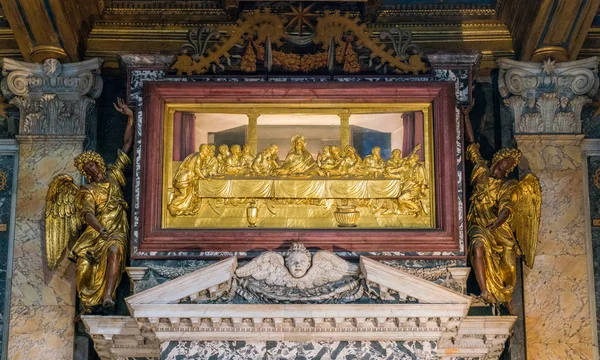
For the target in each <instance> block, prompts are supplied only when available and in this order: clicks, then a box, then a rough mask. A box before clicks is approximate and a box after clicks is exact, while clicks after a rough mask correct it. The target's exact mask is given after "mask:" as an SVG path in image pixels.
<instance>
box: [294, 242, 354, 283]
mask: <svg viewBox="0 0 600 360" xmlns="http://www.w3.org/2000/svg"><path fill="white" fill-rule="evenodd" d="M355 275H358V265H356V264H352V263H351V262H348V261H346V260H344V259H342V258H341V257H339V256H337V255H335V254H334V253H331V252H329V251H324V250H321V251H317V252H316V253H315V255H314V256H313V258H312V266H311V267H310V269H309V270H308V272H307V273H306V275H304V277H302V278H301V279H298V282H299V284H298V287H299V288H304V289H309V288H313V287H319V286H323V285H325V284H327V283H331V282H334V281H338V280H341V279H342V278H343V277H345V276H355ZM300 282H301V284H300Z"/></svg>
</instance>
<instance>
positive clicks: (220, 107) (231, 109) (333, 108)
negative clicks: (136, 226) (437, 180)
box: [161, 102, 436, 229]
mask: <svg viewBox="0 0 600 360" xmlns="http://www.w3.org/2000/svg"><path fill="white" fill-rule="evenodd" d="M248 108H250V109H251V110H248ZM290 108H291V110H292V111H290ZM431 108H432V106H431V104H430V103H410V104H404V103H395V104H389V103H363V104H357V103H337V102H332V103H319V104H312V103H304V104H302V103H301V104H289V103H276V104H261V103H241V104H240V103H224V104H223V103H204V104H166V106H165V110H164V111H165V113H164V119H165V124H164V132H163V133H164V135H163V144H164V147H163V157H162V159H163V177H162V179H163V181H162V197H161V201H162V210H161V213H162V216H161V228H163V229H169V228H173V227H170V226H166V225H165V224H166V223H167V222H168V219H167V218H168V217H169V214H168V211H167V206H166V204H167V203H168V198H169V190H170V189H171V190H172V188H171V185H172V179H173V174H174V171H173V168H172V166H171V165H172V164H171V160H169V159H171V158H172V155H173V119H174V115H175V113H176V112H178V111H184V112H191V113H220V114H244V115H250V114H253V115H255V116H257V115H259V114H260V115H272V114H287V113H302V114H318V115H339V114H340V113H344V114H346V115H352V114H370V113H402V112H412V111H420V112H422V113H423V120H424V125H423V128H424V141H423V144H422V145H423V148H424V149H425V155H426V156H425V157H426V162H425V163H426V164H427V165H426V173H427V177H428V179H432V181H433V180H434V166H433V163H434V159H433V158H434V156H433V155H434V146H433V141H432V140H433V121H432V109H431ZM256 126H257V123H256V122H254V124H253V125H252V124H251V125H250V127H251V128H252V127H253V129H248V133H249V134H250V133H253V134H254V135H255V136H256V132H257V131H256ZM345 127H346V128H344V125H343V124H341V125H340V132H342V133H347V135H349V134H350V128H349V127H350V125H349V123H347V124H346V125H345ZM255 141H256V139H251V140H250V142H249V144H250V145H251V146H254V148H256V143H255ZM255 152H256V149H255ZM280 155H284V156H285V154H280ZM429 198H430V199H432V200H433V201H431V204H430V207H431V215H430V217H429V226H430V227H431V228H435V225H436V213H435V201H434V199H435V186H433V187H430V188H429Z"/></svg>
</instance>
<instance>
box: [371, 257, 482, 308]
mask: <svg viewBox="0 0 600 360" xmlns="http://www.w3.org/2000/svg"><path fill="white" fill-rule="evenodd" d="M360 268H361V273H362V275H363V276H364V277H365V279H366V280H367V281H370V282H373V283H375V284H377V285H379V286H380V287H385V288H388V289H392V290H394V291H396V292H398V293H400V294H403V295H405V297H406V296H409V297H411V298H414V299H417V300H418V301H419V303H421V304H469V305H470V304H471V298H470V297H468V296H465V295H463V294H460V293H458V292H456V291H453V290H450V289H448V288H446V287H444V286H441V285H438V284H435V283H433V282H431V281H427V280H425V279H422V278H420V277H418V276H414V275H411V274H409V273H407V272H405V271H402V270H400V269H396V268H394V267H391V266H389V265H385V264H382V263H380V262H379V261H375V260H371V259H369V258H366V257H364V256H362V257H361V258H360Z"/></svg>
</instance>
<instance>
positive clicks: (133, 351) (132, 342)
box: [82, 315, 160, 359]
mask: <svg viewBox="0 0 600 360" xmlns="http://www.w3.org/2000/svg"><path fill="white" fill-rule="evenodd" d="M82 319H83V323H84V324H85V327H86V331H87V333H88V334H90V336H91V337H92V339H93V340H94V347H95V349H96V352H97V353H98V356H100V358H101V359H116V358H119V357H125V358H127V357H156V358H158V357H159V356H160V346H159V343H158V342H157V341H156V336H155V335H154V333H152V332H142V331H141V330H140V329H139V328H138V325H137V323H136V321H135V320H134V319H133V318H131V317H130V316H90V315H87V316H83V317H82Z"/></svg>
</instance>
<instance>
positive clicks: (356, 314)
mask: <svg viewBox="0 0 600 360" xmlns="http://www.w3.org/2000/svg"><path fill="white" fill-rule="evenodd" d="M237 265H238V264H237V259H236V258H235V257H231V258H228V259H225V260H222V261H219V262H217V263H215V264H212V265H210V266H207V267H204V268H201V269H199V270H196V271H194V272H192V273H190V274H187V275H184V276H181V277H178V278H176V279H173V280H171V281H168V282H165V283H163V284H160V285H157V286H155V287H153V288H151V289H149V290H146V291H143V292H140V293H138V294H135V295H133V296H130V297H129V298H127V299H126V302H127V305H128V307H129V310H130V313H131V317H122V318H115V317H101V316H84V317H83V320H84V322H85V324H86V326H87V329H88V332H89V333H90V334H91V335H92V337H93V339H94V341H95V342H96V348H97V349H100V350H101V351H102V352H103V354H105V355H103V357H102V358H103V359H109V358H112V357H114V356H116V355H120V354H125V353H131V354H137V353H141V352H144V353H148V352H154V353H155V352H156V351H157V350H156V349H157V348H158V344H160V343H165V342H173V341H176V342H177V341H238V340H239V341H263V340H264V339H269V340H270V341H379V340H393V341H411V340H419V341H421V340H423V341H436V342H437V353H438V355H439V356H440V357H441V358H443V359H454V358H457V357H465V356H473V354H476V355H477V356H480V357H483V358H485V356H487V354H496V353H498V351H501V349H502V347H503V345H504V341H506V338H507V337H508V336H509V335H510V331H511V329H512V325H513V324H514V321H515V319H516V318H515V317H512V316H501V317H498V316H495V317H488V316H467V313H468V311H469V308H470V306H471V298H470V297H468V296H466V295H463V294H462V293H459V292H457V291H453V290H451V289H449V288H446V287H445V286H441V285H438V284H436V283H434V282H432V281H429V280H426V279H423V278H420V277H418V276H415V275H411V274H409V273H408V271H410V270H407V271H404V270H402V269H397V268H394V267H392V266H389V265H386V264H384V263H381V262H378V261H375V260H372V259H369V258H366V257H361V259H360V266H359V267H358V269H356V265H352V268H353V269H355V270H357V272H354V273H353V274H354V276H356V279H355V280H357V281H360V282H361V283H362V284H365V285H364V286H366V287H367V289H368V290H366V291H369V292H370V291H371V290H373V289H377V292H378V293H379V295H381V293H386V292H389V293H397V294H398V295H400V296H399V297H400V299H407V298H411V299H410V300H409V301H402V300H401V301H394V300H392V301H387V302H386V301H383V302H381V301H380V302H374V303H362V302H353V303H332V302H328V303H291V304H290V303H278V302H275V303H258V304H256V303H241V304H240V303H234V302H230V301H229V300H227V301H220V302H218V303H212V302H211V301H208V302H207V301H197V302H194V301H193V299H194V298H200V297H201V296H204V299H205V298H206V296H207V294H208V295H209V297H211V298H218V297H219V296H221V295H222V294H223V293H225V292H226V290H224V289H231V290H233V289H234V288H231V286H237V285H239V283H241V282H244V281H247V279H245V278H240V276H241V275H243V272H239V273H237V274H236V269H237V268H238V267H237ZM459 272H460V271H459ZM462 273H463V274H464V275H465V276H466V273H468V271H462ZM234 278H235V279H234ZM363 279H364V280H365V281H362V280H363ZM236 284H237V285H236ZM361 286H362V285H361ZM397 298H398V297H396V298H395V299H397ZM382 299H383V298H382ZM414 299H416V301H413V300H414ZM182 300H183V301H182ZM190 300H192V301H190ZM115 335H118V336H115ZM132 339H134V340H135V341H133V342H132V341H131V340H132ZM489 339H492V341H490V340H489ZM123 341H129V342H128V343H127V344H126V345H123ZM132 344H133V345H132Z"/></svg>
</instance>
